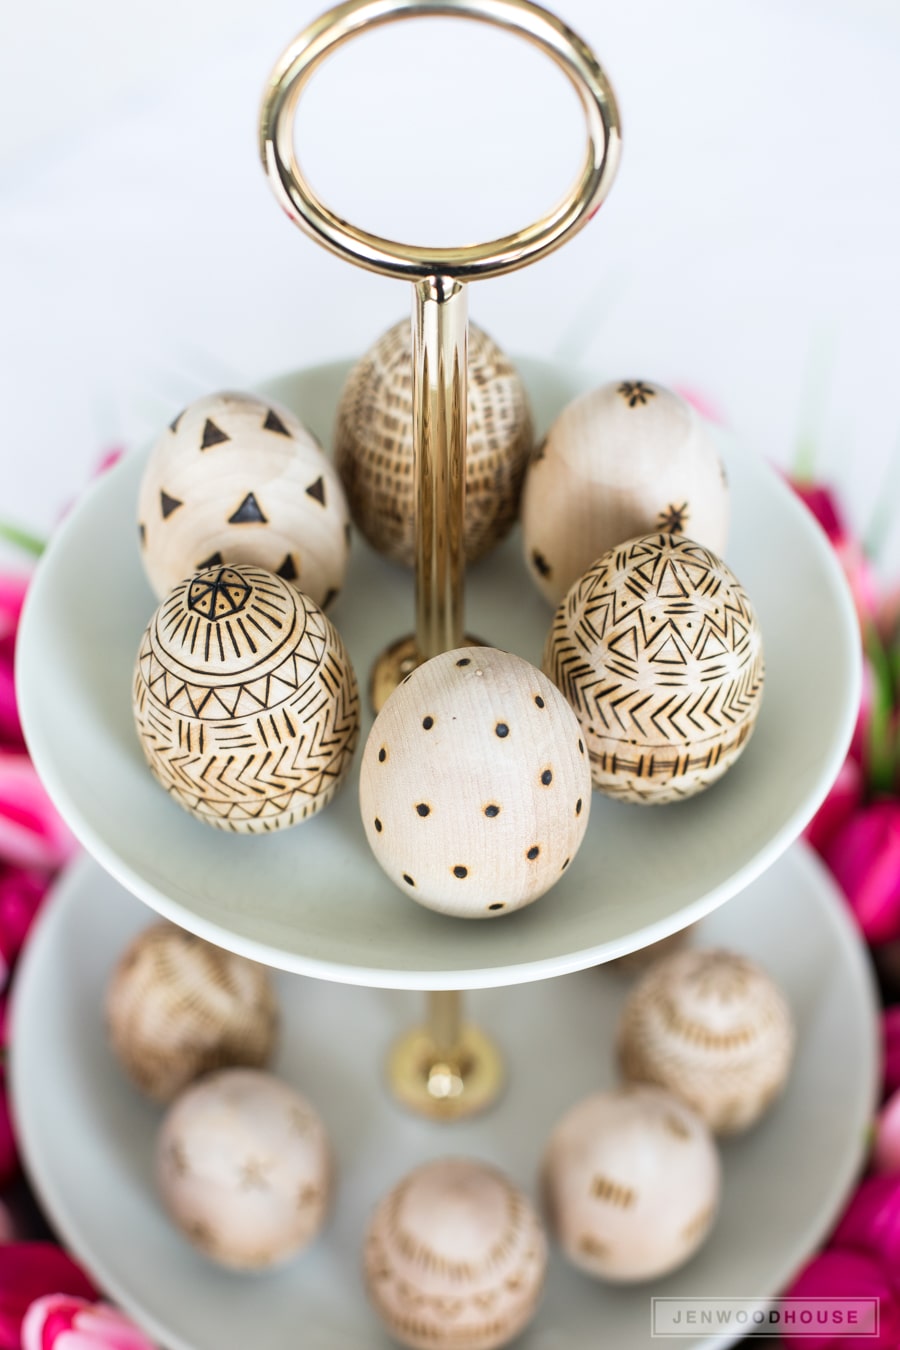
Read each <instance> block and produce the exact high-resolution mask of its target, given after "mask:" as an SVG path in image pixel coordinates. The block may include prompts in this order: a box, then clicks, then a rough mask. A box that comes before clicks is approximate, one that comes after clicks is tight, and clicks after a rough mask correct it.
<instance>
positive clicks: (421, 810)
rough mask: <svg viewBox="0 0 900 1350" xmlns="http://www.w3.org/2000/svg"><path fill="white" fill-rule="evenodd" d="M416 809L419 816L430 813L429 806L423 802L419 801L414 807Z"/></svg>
mask: <svg viewBox="0 0 900 1350" xmlns="http://www.w3.org/2000/svg"><path fill="white" fill-rule="evenodd" d="M416 810H417V811H418V813H419V815H420V816H430V815H431V807H430V806H427V805H426V804H425V802H419V804H418V806H417V807H416Z"/></svg>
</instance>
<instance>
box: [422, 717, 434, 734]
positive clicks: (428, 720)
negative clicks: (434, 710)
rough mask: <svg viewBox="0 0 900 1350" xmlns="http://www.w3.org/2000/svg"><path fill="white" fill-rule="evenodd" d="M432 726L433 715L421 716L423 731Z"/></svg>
mask: <svg viewBox="0 0 900 1350" xmlns="http://www.w3.org/2000/svg"><path fill="white" fill-rule="evenodd" d="M433 726H434V718H433V717H423V718H422V728H423V730H424V731H430V730H431V728H432V727H433Z"/></svg>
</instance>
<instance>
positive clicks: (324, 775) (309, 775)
mask: <svg viewBox="0 0 900 1350" xmlns="http://www.w3.org/2000/svg"><path fill="white" fill-rule="evenodd" d="M134 717H135V725H136V727H137V733H138V739H139V740H140V743H141V747H142V748H143V751H144V754H145V756H146V758H147V761H148V763H149V765H150V768H151V770H152V771H153V774H154V775H155V777H156V779H157V780H158V782H159V783H160V784H161V785H162V786H163V787H164V788H165V789H166V791H167V792H168V793H169V794H170V796H171V797H172V799H173V800H174V801H176V802H177V803H178V805H179V806H182V807H183V808H184V809H185V810H186V811H189V812H190V813H191V815H193V816H196V817H197V819H198V820H202V821H204V822H205V823H206V824H208V825H214V826H216V827H217V828H218V829H221V830H230V831H233V832H236V833H240V834H265V833H269V832H271V831H273V830H279V829H283V828H285V827H286V826H289V825H296V824H299V823H300V821H303V820H307V819H309V817H311V816H313V815H315V814H316V812H317V811H320V810H321V809H322V808H323V807H324V806H327V804H328V803H329V802H330V801H331V800H332V798H333V797H334V796H335V794H336V793H337V791H338V789H339V788H340V787H341V785H342V783H343V781H344V779H345V777H346V775H347V771H348V770H349V768H350V764H351V762H352V759H353V752H354V750H355V748H356V743H357V739H358V737H359V692H358V689H357V684H356V677H355V675H354V673H353V667H352V666H351V664H350V659H349V657H348V655H347V652H346V649H345V647H344V644H343V642H342V641H341V637H340V635H339V633H338V631H337V629H336V628H335V627H334V625H333V624H332V623H331V621H330V620H329V619H328V618H327V617H326V615H325V614H324V613H323V612H322V610H321V609H320V608H319V606H318V605H316V604H314V603H313V602H312V600H310V599H309V597H308V596H305V595H303V594H301V593H300V592H299V591H297V590H296V589H295V588H294V587H293V586H290V585H289V584H288V583H287V582H286V581H283V580H282V579H281V577H277V576H274V575H273V574H272V573H271V572H266V571H264V570H263V569H262V568H260V567H247V566H240V567H210V568H206V569H205V570H204V571H202V572H198V573H197V574H196V576H194V577H189V578H187V579H186V580H184V581H182V582H180V583H179V584H178V585H177V586H176V587H175V589H174V590H173V591H172V593H171V595H169V596H168V597H167V598H166V599H165V600H164V601H163V602H162V604H161V605H160V606H159V608H158V609H157V611H156V613H155V614H154V616H153V618H152V619H151V620H150V624H149V626H148V628H147V630H146V632H145V634H144V637H143V639H142V641H141V645H140V649H139V651H138V658H137V666H136V669H135V673H134Z"/></svg>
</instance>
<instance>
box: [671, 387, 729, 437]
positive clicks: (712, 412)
mask: <svg viewBox="0 0 900 1350" xmlns="http://www.w3.org/2000/svg"><path fill="white" fill-rule="evenodd" d="M674 388H675V392H676V394H680V395H681V397H682V398H683V399H684V401H685V402H686V403H690V405H691V407H692V408H696V410H697V412H698V413H699V414H700V416H701V417H705V418H706V420H707V422H715V423H716V424H717V425H718V426H720V427H724V426H725V425H726V424H727V419H726V417H725V415H724V414H723V412H722V410H721V408H720V407H719V406H718V404H717V403H715V402H714V401H713V399H711V398H710V397H709V395H708V394H704V393H703V392H702V391H701V390H700V389H695V388H694V386H693V385H690V384H676V385H675V386H674Z"/></svg>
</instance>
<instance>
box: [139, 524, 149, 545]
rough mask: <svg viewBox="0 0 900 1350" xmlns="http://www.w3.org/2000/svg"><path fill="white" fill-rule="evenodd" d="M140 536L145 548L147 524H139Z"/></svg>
mask: <svg viewBox="0 0 900 1350" xmlns="http://www.w3.org/2000/svg"><path fill="white" fill-rule="evenodd" d="M138 537H139V539H140V541H141V548H143V547H144V545H145V544H146V542H147V527H146V525H138Z"/></svg>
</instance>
